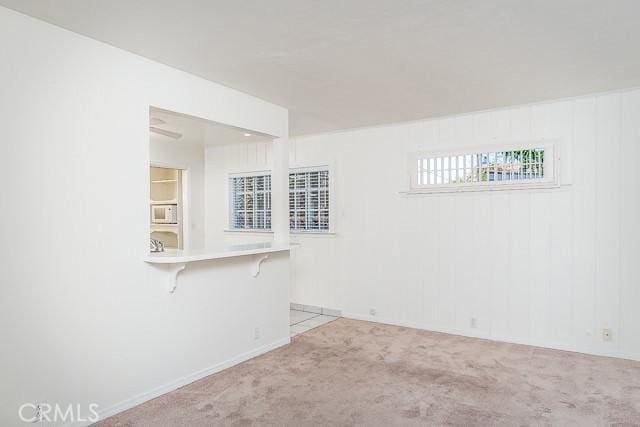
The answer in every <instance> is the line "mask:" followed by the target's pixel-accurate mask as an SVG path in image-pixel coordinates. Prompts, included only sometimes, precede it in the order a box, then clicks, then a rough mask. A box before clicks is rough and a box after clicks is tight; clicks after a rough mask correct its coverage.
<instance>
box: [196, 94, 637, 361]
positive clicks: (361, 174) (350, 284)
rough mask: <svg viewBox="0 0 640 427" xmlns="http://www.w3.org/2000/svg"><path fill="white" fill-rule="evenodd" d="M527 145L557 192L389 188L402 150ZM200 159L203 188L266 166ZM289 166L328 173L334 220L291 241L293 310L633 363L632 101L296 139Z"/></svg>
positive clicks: (263, 158) (579, 101)
mask: <svg viewBox="0 0 640 427" xmlns="http://www.w3.org/2000/svg"><path fill="white" fill-rule="evenodd" d="M536 139H557V140H558V141H559V143H560V152H561V180H562V183H563V186H562V187H561V188H558V189H552V190H519V191H509V192H481V193H463V194H439V195H429V196H405V195H401V194H400V193H399V191H401V190H405V189H406V165H407V156H408V154H409V153H411V152H415V151H419V150H432V149H443V148H445V149H446V148H447V147H451V148H454V147H470V146H483V145H487V144H492V143H495V142H496V141H512V140H536ZM208 158H209V160H208V162H207V163H208V167H210V168H211V169H212V175H211V176H212V177H216V178H215V179H216V180H221V179H224V173H222V172H221V169H220V168H221V167H222V165H223V164H224V161H232V166H231V167H232V168H233V169H235V170H254V169H255V170H258V169H264V168H269V153H268V148H267V146H266V145H264V146H263V145H262V144H246V145H242V146H233V147H229V146H227V147H221V148H215V149H211V150H209V152H208ZM290 162H291V164H292V165H295V166H312V165H320V164H331V165H332V166H333V167H334V174H333V176H332V177H331V178H332V179H333V180H334V191H335V192H336V204H335V206H333V208H334V209H337V215H336V222H337V223H336V224H335V226H336V232H337V233H336V235H335V236H302V237H301V236H299V235H296V236H294V238H293V241H298V242H300V243H302V246H301V247H300V248H299V249H298V250H296V251H294V253H293V255H292V257H293V260H294V262H293V266H292V274H293V277H292V283H293V289H292V291H291V299H292V302H297V303H302V304H310V305H318V306H323V307H331V308H338V309H342V310H343V313H346V314H347V315H348V316H351V317H355V318H364V319H371V320H379V321H383V322H389V323H396V324H402V325H407V326H415V327H421V328H426V329H431V330H439V331H445V332H453V333H459V334H464V335H471V336H482V337H488V338H493V339H499V340H505V341H510V342H521V343H530V344H536V345H542V346H548V347H555V348H563V349H570V350H577V351H583V352H588V353H595V354H608V355H615V356H621V357H627V358H634V359H639V360H640V269H639V268H638V266H637V264H638V263H639V262H640V225H639V223H640V188H639V183H640V167H639V166H638V165H639V164H640V90H628V91H621V92H615V93H607V94H598V95H593V96H585V97H580V98H575V99H569V100H560V101H554V102H547V103H539V104H533V105H525V106H518V107H514V108H505V109H500V110H494V111H487V112H479V113H474V114H467V115H460V116H455V117H446V118H441V119H433V120H425V121H421V122H414V123H408V124H398V125H391V126H383V127H375V128H367V129H358V130H352V131H344V132H337V133H331V134H323V135H316V136H309V137H304V138H298V139H293V140H292V143H291V159H290ZM213 169H215V171H213ZM219 182H220V181H219ZM215 191H220V189H217V190H215ZM213 197H218V196H214V195H210V197H209V200H215V199H213ZM221 197H226V196H221ZM218 200H219V199H218ZM223 213H224V220H223V221H222V226H221V225H220V223H219V221H218V220H212V221H211V223H210V225H211V227H210V229H211V230H216V231H217V230H219V229H220V228H221V227H224V226H225V225H226V224H225V221H226V211H225V212H223ZM240 238H242V239H244V240H254V239H255V236H247V235H243V236H241V237H238V236H237V233H235V234H234V239H240ZM371 309H375V311H376V315H375V316H371V315H370V310H371ZM471 318H475V319H476V327H475V328H472V327H471ZM605 328H606V329H611V330H612V331H613V340H612V341H610V342H608V341H604V340H603V337H602V333H603V329H605Z"/></svg>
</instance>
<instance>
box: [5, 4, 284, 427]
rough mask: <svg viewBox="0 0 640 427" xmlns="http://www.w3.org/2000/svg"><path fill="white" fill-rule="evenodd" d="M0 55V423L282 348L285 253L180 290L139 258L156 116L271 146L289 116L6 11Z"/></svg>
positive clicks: (194, 278) (118, 396)
mask: <svg viewBox="0 0 640 427" xmlns="http://www.w3.org/2000/svg"><path fill="white" fill-rule="evenodd" d="M0 52H2V61H1V62H0V91H1V94H0V128H1V129H2V137H1V138H0V144H2V146H1V155H0V158H1V159H2V166H3V177H5V182H4V185H3V187H2V192H1V193H0V194H1V196H0V212H1V213H0V216H1V220H0V228H1V230H0V231H1V236H2V245H1V248H2V249H1V250H0V255H1V256H2V261H1V262H0V277H1V279H0V281H1V284H2V298H0V301H1V302H0V349H2V350H1V351H0V378H2V381H0V402H1V404H0V408H1V409H0V424H2V425H14V424H18V420H17V408H18V406H19V405H20V404H21V403H24V402H49V403H60V404H68V403H78V404H81V405H82V407H83V408H87V406H86V405H88V403H90V402H96V403H98V404H99V405H100V408H99V409H100V410H101V411H113V410H116V409H118V408H123V407H125V406H127V405H128V404H130V403H132V402H133V401H132V400H128V399H131V398H132V397H134V396H137V395H140V394H142V396H143V397H144V396H146V397H149V396H150V394H149V393H151V394H153V390H156V392H157V391H159V390H165V389H162V387H163V386H167V385H171V384H173V385H175V384H177V383H178V382H180V381H181V380H184V379H185V378H192V377H190V376H191V375H194V374H197V373H198V372H206V370H207V369H209V368H212V367H216V366H220V365H219V364H221V363H225V362H227V361H229V360H231V361H233V360H237V359H234V358H236V357H240V356H242V355H246V354H251V352H255V351H260V350H261V349H264V348H266V347H265V346H267V347H268V346H270V345H275V344H278V343H281V342H283V341H282V340H288V324H287V322H286V317H287V313H286V304H287V301H286V298H285V296H284V294H283V290H284V292H286V291H287V287H288V281H287V279H288V258H287V257H286V256H273V257H271V258H270V259H269V261H268V262H266V263H265V264H264V271H263V274H261V275H260V277H259V278H258V279H253V278H250V279H251V280H250V279H249V277H250V276H249V274H248V272H249V266H250V264H249V262H250V260H249V259H237V260H227V261H219V262H218V263H217V264H216V266H217V268H215V269H213V268H212V269H210V270H211V272H213V273H212V274H211V275H207V274H205V272H204V271H203V268H204V267H203V266H202V265H199V266H195V267H194V268H191V267H187V270H186V271H185V272H184V273H181V276H180V277H179V279H178V280H179V282H180V284H179V285H178V289H177V291H176V294H174V295H170V294H168V293H167V292H166V291H165V286H164V285H165V282H164V278H165V274H164V273H165V271H161V270H157V269H156V268H155V267H152V266H149V265H146V264H145V263H144V262H142V261H141V256H142V255H143V254H144V253H146V252H147V251H148V245H149V243H148V226H149V219H148V215H149V213H148V199H149V183H148V177H149V175H148V174H149V161H150V158H149V133H148V117H149V106H150V105H153V106H156V107H159V108H164V109H167V110H170V111H178V112H182V113H185V114H189V115H192V116H197V117H202V118H205V119H208V120H212V121H216V122H221V123H227V124H231V125H234V126H238V127H242V128H246V129H251V130H254V131H256V132H263V133H267V134H271V135H274V136H277V137H283V136H284V137H286V135H287V111H286V110H285V109H283V108H281V107H278V106H274V105H272V104H268V103H266V102H263V101H261V100H258V99H256V98H252V97H249V96H247V95H244V94H242V93H239V92H236V91H233V90H231V89H228V88H225V87H222V86H219V85H215V84H212V83H210V82H207V81H205V80H203V79H199V78H197V77H194V76H191V75H188V74H186V73H183V72H181V71H177V70H175V69H172V68H169V67H166V66H163V65H160V64H157V63H153V62H151V61H149V60H146V59H144V58H141V57H138V56H135V55H132V54H130V53H127V52H124V51H122V50H118V49H115V48H113V47H110V46H107V45H104V44H101V43H98V42H96V41H93V40H90V39H87V38H84V37H81V36H79V35H76V34H73V33H70V32H67V31H65V30H62V29H60V28H57V27H54V26H51V25H48V24H45V23H43V22H41V21H37V20H34V19H31V18H28V17H26V16H24V15H20V14H18V13H15V12H13V11H10V10H8V9H5V8H0ZM270 263H271V264H270ZM258 285H259V289H257V288H258ZM254 291H255V292H254ZM270 295H272V296H270ZM255 304H258V306H259V307H254V305H255ZM260 319H262V320H260ZM256 322H261V323H260V324H259V325H256ZM254 326H260V327H261V331H262V333H261V338H260V339H259V340H254V339H253V338H254V337H253V330H254ZM158 387H160V388H158ZM145 393H146V394H145ZM120 404H122V405H120ZM118 405H120V406H118Z"/></svg>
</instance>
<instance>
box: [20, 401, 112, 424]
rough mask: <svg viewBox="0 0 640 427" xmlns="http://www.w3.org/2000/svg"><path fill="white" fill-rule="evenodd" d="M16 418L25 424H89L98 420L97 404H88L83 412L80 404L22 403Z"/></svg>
mask: <svg viewBox="0 0 640 427" xmlns="http://www.w3.org/2000/svg"><path fill="white" fill-rule="evenodd" d="M18 416H19V417H20V420H22V421H24V422H25V423H37V422H49V423H52V422H73V423H77V422H91V423H95V422H96V421H98V420H100V416H99V415H98V404H97V403H90V404H89V405H88V406H87V408H86V409H85V410H83V408H82V405H80V404H75V405H74V404H69V405H66V406H64V405H60V404H58V403H53V404H50V403H23V404H22V405H20V408H18Z"/></svg>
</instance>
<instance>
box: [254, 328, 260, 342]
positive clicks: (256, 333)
mask: <svg viewBox="0 0 640 427" xmlns="http://www.w3.org/2000/svg"><path fill="white" fill-rule="evenodd" d="M253 339H254V340H259V339H260V328H258V327H256V328H255V329H254V330H253Z"/></svg>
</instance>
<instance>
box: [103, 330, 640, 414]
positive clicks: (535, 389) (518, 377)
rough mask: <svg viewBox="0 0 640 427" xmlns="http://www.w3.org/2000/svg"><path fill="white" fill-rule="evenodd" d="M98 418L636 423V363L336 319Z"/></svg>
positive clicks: (639, 367) (639, 387)
mask: <svg viewBox="0 0 640 427" xmlns="http://www.w3.org/2000/svg"><path fill="white" fill-rule="evenodd" d="M101 424H102V425H103V426H211V425H287V426H324V425H331V426H346V425H371V426H395V425H399V426H404V425H456V426H458V425H459V426H467V425H474V426H496V425H498V426H501V425H504V426H520V425H554V426H592V425H593V426H601V425H640V362H631V361H627V360H619V359H612V358H605V357H595V356H587V355H584V354H578V353H569V352H563V351H556V350H548V349H542V348H537V347H529V346H524V345H515V344H506V343H498V342H493V341H487V340H481V339H474V338H464V337H460V336H455V335H447V334H441V333H434V332H426V331H420V330H416V329H408V328H402V327H395V326H386V325H381V324H376V323H370V322H362V321H356V320H348V319H338V320H336V321H334V322H331V323H329V324H326V325H323V326H320V327H318V328H316V329H313V330H311V331H309V332H306V333H304V334H302V335H298V336H296V337H295V338H294V339H293V341H292V343H291V344H290V345H288V346H285V347H282V348H280V349H277V350H275V351H272V352H270V353H267V354H265V355H262V356H260V357H257V358H255V359H252V360H250V361H247V362H245V363H242V364H240V365H237V366H235V367H233V368H230V369H227V370H225V371H222V372H220V373H218V374H215V375H211V376H209V377H206V378H204V379H202V380H200V381H197V382H195V383H193V384H190V385H188V386H186V387H183V388H181V389H178V390H176V391H174V392H172V393H169V394H166V395H164V396H161V397H159V398H157V399H154V400H151V401H149V402H147V403H144V404H142V405H140V406H138V407H135V408H133V409H131V410H129V411H126V412H123V413H121V414H119V415H116V416H114V417H112V418H109V419H106V420H105V421H103V422H102V423H101Z"/></svg>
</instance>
